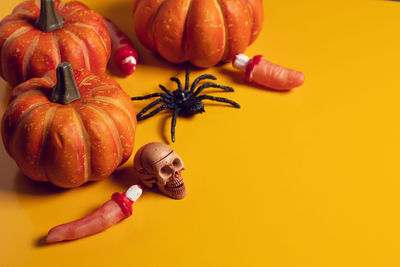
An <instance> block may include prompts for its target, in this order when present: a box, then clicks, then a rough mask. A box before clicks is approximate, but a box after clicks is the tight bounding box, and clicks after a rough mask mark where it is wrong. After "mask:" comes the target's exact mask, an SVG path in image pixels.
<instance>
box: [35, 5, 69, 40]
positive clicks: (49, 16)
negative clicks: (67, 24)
mask: <svg viewBox="0 0 400 267" xmlns="http://www.w3.org/2000/svg"><path fill="white" fill-rule="evenodd" d="M63 24H64V20H63V18H62V17H61V16H60V15H59V14H58V13H57V11H56V5H55V0H41V1H40V16H39V18H38V19H37V20H36V25H35V26H36V28H37V29H39V30H41V31H43V32H51V31H54V30H57V29H59V28H61V27H62V26H63Z"/></svg>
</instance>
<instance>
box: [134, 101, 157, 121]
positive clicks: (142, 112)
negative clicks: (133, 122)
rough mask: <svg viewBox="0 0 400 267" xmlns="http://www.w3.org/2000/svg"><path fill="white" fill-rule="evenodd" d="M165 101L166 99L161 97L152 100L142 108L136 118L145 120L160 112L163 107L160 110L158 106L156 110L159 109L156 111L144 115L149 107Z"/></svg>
mask: <svg viewBox="0 0 400 267" xmlns="http://www.w3.org/2000/svg"><path fill="white" fill-rule="evenodd" d="M163 101H164V99H162V98H159V99H157V100H155V101H153V102H151V103H150V104H148V105H147V106H145V107H144V108H143V109H142V111H140V112H139V113H138V114H137V115H136V119H137V120H138V121H141V120H145V119H147V118H150V117H151V116H153V115H155V114H156V113H157V112H160V111H161V110H162V109H161V110H158V108H157V109H155V110H154V111H156V110H158V111H157V112H156V113H154V114H152V113H153V112H150V113H149V114H147V115H145V116H143V114H145V113H146V112H147V111H148V110H149V109H151V108H152V107H154V106H156V105H158V104H160V103H161V102H163ZM150 114H152V115H151V116H149V115H150Z"/></svg>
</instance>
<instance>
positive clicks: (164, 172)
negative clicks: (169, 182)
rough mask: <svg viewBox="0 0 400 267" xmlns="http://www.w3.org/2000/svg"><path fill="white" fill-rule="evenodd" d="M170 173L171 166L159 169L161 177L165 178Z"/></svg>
mask: <svg viewBox="0 0 400 267" xmlns="http://www.w3.org/2000/svg"><path fill="white" fill-rule="evenodd" d="M171 175H172V171H171V168H169V167H168V166H163V167H162V168H161V169H160V176H161V177H162V178H163V179H166V178H168V177H170V176H171Z"/></svg>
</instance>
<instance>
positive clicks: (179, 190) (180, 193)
mask: <svg viewBox="0 0 400 267" xmlns="http://www.w3.org/2000/svg"><path fill="white" fill-rule="evenodd" d="M159 189H160V191H161V192H162V193H163V194H164V195H166V196H168V197H170V198H173V199H183V198H185V196H186V187H185V184H184V183H182V185H180V186H179V187H174V188H169V187H165V186H163V187H159Z"/></svg>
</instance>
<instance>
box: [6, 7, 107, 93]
mask: <svg viewBox="0 0 400 267" xmlns="http://www.w3.org/2000/svg"><path fill="white" fill-rule="evenodd" d="M55 6H56V11H57V13H58V14H59V15H61V16H62V17H63V18H64V25H63V26H62V27H61V28H60V29H57V30H54V31H52V32H48V33H46V32H42V31H41V30H39V29H36V28H35V21H36V19H37V18H38V17H39V14H40V1H26V2H23V3H21V4H19V5H18V6H17V7H16V8H15V9H14V10H13V12H12V14H11V15H8V16H7V17H5V18H4V19H3V20H2V21H1V22H0V51H1V57H0V75H1V77H3V78H4V79H5V80H6V81H8V82H9V83H10V84H11V85H12V86H13V87H15V86H16V85H18V84H19V83H21V82H23V81H26V80H27V79H30V78H34V77H42V76H43V75H44V74H46V72H48V71H49V70H53V69H55V68H56V67H57V65H58V64H59V63H60V62H65V61H67V62H70V63H71V65H72V67H73V68H74V69H79V68H87V69H89V70H91V71H92V72H93V73H95V74H103V73H104V72H105V70H106V65H107V62H108V59H109V58H110V53H111V50H110V49H111V41H110V37H109V34H108V30H107V25H106V24H105V22H104V20H103V17H102V16H101V15H99V14H97V13H96V12H95V11H93V10H90V9H89V8H88V7H87V6H85V5H84V4H82V3H80V2H68V3H64V2H60V1H59V0H56V2H55Z"/></svg>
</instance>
